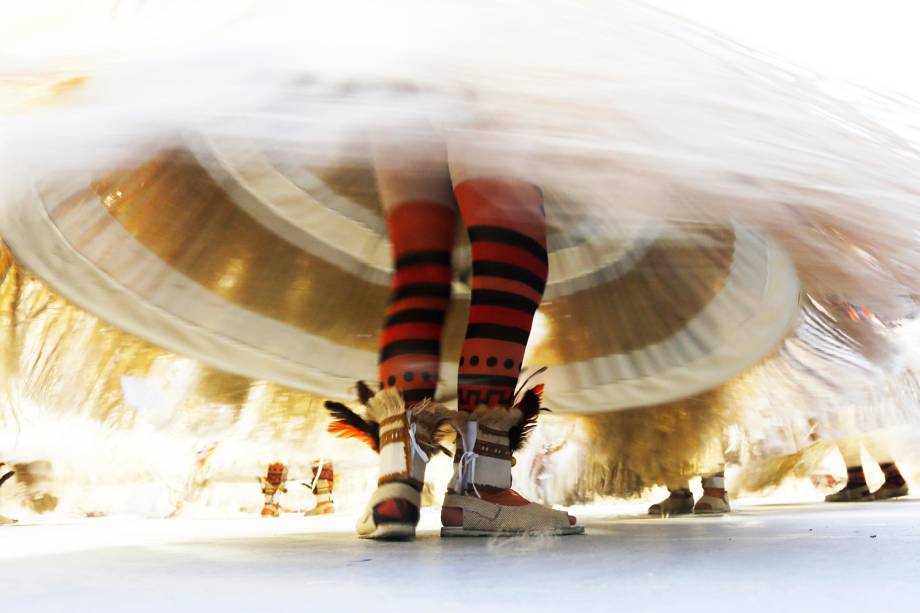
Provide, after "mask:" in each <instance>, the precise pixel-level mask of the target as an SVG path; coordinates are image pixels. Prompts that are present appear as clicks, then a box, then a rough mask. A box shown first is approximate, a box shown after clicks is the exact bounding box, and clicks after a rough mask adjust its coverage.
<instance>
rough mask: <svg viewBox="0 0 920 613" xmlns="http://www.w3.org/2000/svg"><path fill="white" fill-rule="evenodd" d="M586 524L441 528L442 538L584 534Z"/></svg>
mask: <svg viewBox="0 0 920 613" xmlns="http://www.w3.org/2000/svg"><path fill="white" fill-rule="evenodd" d="M584 533H585V527H584V526H569V527H568V528H555V529H553V530H472V529H469V528H441V537H442V538H455V537H474V538H482V537H488V536H571V535H573V534H584Z"/></svg>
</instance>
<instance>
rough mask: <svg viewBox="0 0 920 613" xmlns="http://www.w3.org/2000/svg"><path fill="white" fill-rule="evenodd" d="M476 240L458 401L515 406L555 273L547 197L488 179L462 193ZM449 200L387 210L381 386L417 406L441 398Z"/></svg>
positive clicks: (452, 218) (459, 188)
mask: <svg viewBox="0 0 920 613" xmlns="http://www.w3.org/2000/svg"><path fill="white" fill-rule="evenodd" d="M453 197H454V199H455V203H456V205H455V206H457V207H458V208H459V211H460V214H461V216H462V219H463V224H464V226H465V227H466V230H467V232H468V234H469V238H470V244H471V251H472V259H473V268H472V271H473V276H472V296H471V305H470V314H469V322H468V324H467V332H466V338H465V340H464V343H463V349H462V352H461V357H460V374H459V380H458V395H459V397H458V403H459V407H460V409H461V410H472V409H474V408H475V407H476V406H478V405H480V404H484V405H488V406H504V407H507V406H510V405H511V403H512V400H513V395H514V388H515V386H516V384H517V379H518V375H519V374H520V372H521V365H522V364H521V362H522V359H523V357H524V349H525V347H526V345H527V340H528V338H529V336H530V329H531V326H532V325H533V317H534V313H535V312H536V310H537V306H538V305H539V304H540V300H541V298H542V296H543V290H544V288H545V285H546V275H547V256H546V220H545V216H544V212H543V198H542V196H541V194H540V192H539V191H538V190H537V189H536V188H535V187H534V186H533V185H532V184H530V183H526V182H523V181H515V180H507V179H497V178H479V179H471V180H466V181H463V182H461V183H460V184H458V185H456V186H455V188H454V190H453ZM445 200H447V198H444V197H441V198H433V199H427V200H425V199H406V200H404V201H393V200H391V201H390V202H388V203H387V207H386V208H387V226H388V229H389V233H390V240H391V242H392V245H393V260H394V262H395V273H394V275H393V281H392V285H391V299H390V304H389V306H388V307H387V310H386V316H385V320H384V329H383V334H382V336H381V341H380V361H379V365H380V382H381V386H382V387H391V386H394V385H395V386H397V387H398V388H399V389H400V390H401V391H402V392H403V395H404V396H405V398H406V402H407V403H408V404H412V403H415V402H418V401H420V400H422V399H423V398H426V397H431V396H433V395H434V391H435V386H436V384H437V376H438V367H439V365H440V348H441V344H440V343H441V335H442V332H443V328H444V317H445V314H446V310H447V305H448V302H449V299H450V282H451V267H450V258H451V251H452V248H453V244H454V238H455V232H456V221H457V208H454V206H451V204H453V203H452V202H446V201H445Z"/></svg>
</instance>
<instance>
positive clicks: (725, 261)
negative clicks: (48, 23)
mask: <svg viewBox="0 0 920 613" xmlns="http://www.w3.org/2000/svg"><path fill="white" fill-rule="evenodd" d="M338 170H339V171H340V174H339V175H338V176H339V178H341V179H342V181H341V182H340V185H339V188H337V189H345V188H344V186H345V185H349V184H350V185H353V186H358V187H361V189H362V190H365V191H366V190H367V189H369V188H368V186H369V185H370V186H372V185H373V182H372V180H370V179H369V177H368V176H366V174H367V172H368V171H367V170H366V169H360V168H359V169H357V170H355V169H353V168H352V169H347V168H343V169H338ZM354 173H358V175H360V176H358V175H355V174H354ZM327 174H331V175H335V174H336V171H335V170H330V172H329V173H327ZM345 177H349V178H348V179H346V178H345ZM369 181H370V182H369ZM349 182H351V183H349ZM92 189H93V191H94V193H95V195H97V196H98V197H99V198H100V199H101V200H102V202H103V203H104V204H105V206H106V207H107V209H108V211H109V213H110V215H111V217H112V219H113V220H114V221H117V222H118V223H119V224H120V225H121V226H122V227H123V228H124V229H125V230H127V232H128V233H129V234H130V235H131V236H133V237H134V238H135V239H136V240H137V241H139V242H140V243H141V244H143V245H144V246H145V247H146V248H147V249H149V250H150V251H151V252H153V253H154V254H156V255H157V256H158V257H159V258H160V259H162V260H163V261H164V262H165V263H166V264H167V265H168V266H170V267H171V268H172V269H173V270H175V271H177V272H179V273H181V274H183V275H185V276H186V277H188V278H190V279H192V280H193V281H195V282H196V283H198V284H199V285H201V286H203V287H205V288H207V289H208V290H209V291H211V292H213V293H214V294H216V295H218V296H220V297H221V298H222V299H224V300H226V301H228V302H230V303H232V304H234V305H237V306H239V307H242V308H245V309H247V310H249V311H252V312H254V313H257V314H259V315H261V316H264V317H268V318H272V319H275V320H277V321H281V322H284V323H286V324H288V325H291V326H293V327H296V328H298V329H300V330H303V331H305V332H307V333H309V334H312V335H315V336H319V337H323V338H325V339H327V340H330V341H333V342H335V343H337V344H339V345H342V346H346V347H353V348H357V349H361V350H365V351H370V352H373V351H375V350H376V345H377V335H378V333H379V325H380V322H381V319H382V313H383V310H384V307H385V305H386V302H387V298H388V290H387V288H386V287H383V286H381V285H378V284H375V283H371V282H368V281H365V280H363V279H361V278H360V277H359V276H356V275H354V274H352V273H350V272H348V271H346V270H344V269H342V268H340V267H338V266H335V265H334V264H331V263H329V262H328V261H326V260H324V259H321V258H318V257H316V256H314V255H312V254H309V253H305V252H303V251H302V250H300V249H299V248H298V247H296V246H295V245H293V244H291V243H288V242H286V241H284V240H281V239H279V238H278V237H277V236H276V235H274V234H273V233H272V232H270V231H269V230H268V229H266V228H265V227H264V226H262V225H260V224H259V223H258V222H256V221H255V220H254V219H253V218H252V217H251V216H249V215H248V214H247V213H246V212H245V211H243V210H242V209H241V208H240V207H239V206H237V205H236V204H235V203H234V202H233V200H232V199H231V197H230V196H229V195H228V194H227V193H226V192H225V191H224V190H223V189H222V188H221V186H220V185H219V184H218V183H217V182H216V181H215V180H214V179H213V178H212V177H211V176H210V175H209V174H208V173H207V172H206V171H205V170H204V169H203V168H202V167H201V166H200V165H199V164H198V163H197V161H195V160H194V158H193V157H192V156H191V155H190V154H189V153H187V152H184V151H167V152H163V153H161V154H160V155H157V156H156V157H154V158H153V159H151V160H150V161H148V162H146V163H144V164H141V165H140V166H138V167H136V168H132V169H127V170H123V171H119V172H114V173H111V174H109V175H107V176H105V177H102V178H101V179H99V180H97V181H95V182H94V183H93V185H92ZM355 189H357V187H356V188H355ZM346 191H347V190H346ZM88 195H89V194H87V193H83V194H78V195H76V196H75V197H73V198H71V199H70V200H69V201H68V202H67V203H65V206H64V207H62V208H59V209H58V210H57V211H55V215H57V214H62V215H64V214H68V213H73V212H75V211H74V209H75V207H82V206H89V203H87V202H86V200H87V197H88ZM365 195H367V194H365ZM374 198H376V195H375V196H374ZM365 204H368V205H370V204H371V201H370V200H368V199H367V198H365ZM104 231H105V227H96V228H93V229H92V230H91V231H89V232H87V233H85V234H84V235H82V236H77V237H68V239H69V240H70V241H71V242H72V243H73V244H74V246H75V247H76V248H77V249H80V247H81V245H84V244H85V245H88V244H90V243H91V242H92V241H94V240H96V238H97V235H98V234H99V233H102V232H104ZM684 234H685V238H682V239H681V240H667V239H661V240H659V241H657V242H656V243H655V244H653V245H652V246H651V247H650V248H649V249H648V250H647V251H646V252H645V254H644V255H643V256H642V258H641V259H640V260H639V262H638V263H637V265H636V266H635V267H634V268H633V269H631V270H630V271H628V272H627V273H625V274H624V275H622V276H620V277H618V278H616V279H614V280H612V281H609V282H607V283H604V284H601V285H599V286H595V287H592V288H589V289H586V290H583V291H579V292H576V293H573V294H571V295H568V296H562V297H559V298H556V299H554V300H552V301H551V302H547V303H545V304H544V305H543V307H542V312H543V314H544V315H545V317H546V325H547V335H546V336H545V337H544V338H543V339H542V341H541V342H540V345H539V346H538V347H536V348H535V352H534V354H533V359H532V361H533V363H538V364H546V365H557V364H564V363H569V362H574V361H582V360H588V359H591V358H594V357H599V356H604V355H611V354H614V353H625V352H629V351H632V350H635V349H639V348H642V347H645V346H648V345H651V344H654V343H657V342H660V341H662V340H665V339H667V338H668V337H670V336H672V335H673V334H675V333H677V332H678V331H680V330H681V329H682V328H683V326H684V325H685V324H686V323H687V322H688V321H689V320H691V319H692V318H693V317H695V316H696V315H697V314H699V313H700V311H701V310H702V309H703V308H704V307H705V306H706V305H707V304H708V303H709V302H710V301H711V300H712V299H713V297H714V296H715V295H716V294H717V293H718V292H719V290H720V289H721V288H722V286H723V283H724V280H725V277H726V275H727V274H728V272H729V269H730V267H731V262H732V256H733V250H734V236H733V233H732V230H731V229H730V228H722V227H710V228H706V227H700V228H690V229H687V230H685V232H684ZM111 257H113V258H117V257H118V254H117V253H112V254H111ZM465 320H466V303H465V301H461V300H455V303H454V305H453V306H452V308H451V312H450V314H449V317H448V324H447V337H446V342H445V347H444V355H445V359H447V360H449V361H450V360H455V359H456V358H457V356H458V355H459V352H460V345H461V343H462V338H463V332H464V326H465Z"/></svg>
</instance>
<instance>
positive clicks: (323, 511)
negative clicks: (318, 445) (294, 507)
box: [304, 460, 335, 515]
mask: <svg viewBox="0 0 920 613" xmlns="http://www.w3.org/2000/svg"><path fill="white" fill-rule="evenodd" d="M334 480H335V475H334V471H333V468H332V462H329V461H323V460H317V461H315V462H313V483H309V484H308V483H304V485H306V486H307V487H309V488H310V489H311V490H313V494H314V495H315V496H316V506H315V507H313V508H312V509H310V510H309V511H307V512H306V513H304V515H327V514H329V513H335V506H334V505H333V502H332V485H333V482H334Z"/></svg>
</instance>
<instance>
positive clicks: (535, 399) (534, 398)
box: [508, 385, 549, 453]
mask: <svg viewBox="0 0 920 613" xmlns="http://www.w3.org/2000/svg"><path fill="white" fill-rule="evenodd" d="M542 395H543V386H542V385H537V386H535V387H534V388H533V389H529V390H527V391H526V392H524V396H523V397H522V398H521V401H520V402H519V403H517V405H515V406H516V407H517V408H518V409H520V410H521V421H520V422H518V423H517V425H514V426H512V427H511V428H510V429H509V430H508V442H509V443H510V445H511V451H512V453H513V452H515V451H517V450H518V449H521V448H522V447H523V446H524V444H525V443H526V442H527V439H528V438H529V437H530V435H531V433H533V431H534V429H535V428H536V427H537V418H538V417H539V416H540V411H549V409H545V408H542V407H541V406H540V402H541V401H542Z"/></svg>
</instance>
